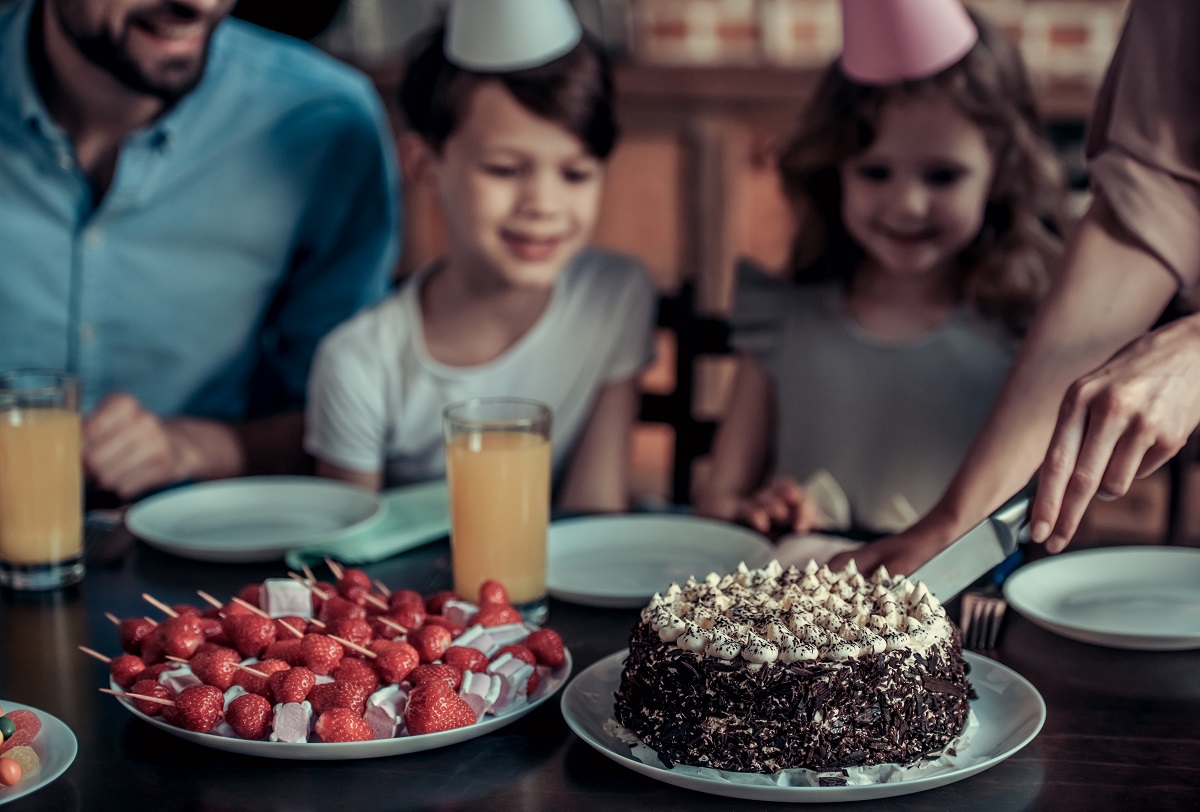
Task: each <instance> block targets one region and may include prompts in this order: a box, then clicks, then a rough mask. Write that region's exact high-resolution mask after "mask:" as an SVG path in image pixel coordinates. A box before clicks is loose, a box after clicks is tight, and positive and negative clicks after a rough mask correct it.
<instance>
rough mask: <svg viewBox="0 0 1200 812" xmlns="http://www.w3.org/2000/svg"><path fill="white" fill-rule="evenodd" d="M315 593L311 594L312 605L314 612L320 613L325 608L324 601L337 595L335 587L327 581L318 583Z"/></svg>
mask: <svg viewBox="0 0 1200 812" xmlns="http://www.w3.org/2000/svg"><path fill="white" fill-rule="evenodd" d="M316 586H317V591H316V592H314V593H312V605H313V611H314V612H318V613H319V612H320V611H321V609H322V608H323V607H324V606H325V601H326V600H327V599H329V598H332V597H334V596H336V595H337V587H336V586H334V585H333V584H331V583H329V582H328V581H318V582H317V584H316Z"/></svg>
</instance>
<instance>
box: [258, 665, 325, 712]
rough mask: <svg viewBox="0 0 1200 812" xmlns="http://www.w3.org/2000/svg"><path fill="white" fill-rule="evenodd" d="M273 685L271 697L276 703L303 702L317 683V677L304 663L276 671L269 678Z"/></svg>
mask: <svg viewBox="0 0 1200 812" xmlns="http://www.w3.org/2000/svg"><path fill="white" fill-rule="evenodd" d="M267 684H268V685H270V686H271V699H272V700H273V701H274V702H275V703H276V704H279V703H282V702H303V701H304V700H305V699H308V693H309V691H311V690H312V689H313V686H314V685H316V684H317V677H316V675H315V674H313V672H312V671H310V670H308V669H307V668H305V667H304V666H302V665H299V666H294V667H292V668H289V669H287V670H281V671H276V672H275V673H273V674H271V676H270V677H269V678H268V679H267Z"/></svg>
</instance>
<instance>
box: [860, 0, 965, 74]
mask: <svg viewBox="0 0 1200 812" xmlns="http://www.w3.org/2000/svg"><path fill="white" fill-rule="evenodd" d="M842 35H843V40H842V58H841V65H842V71H843V72H844V73H845V74H846V75H847V76H848V77H850V78H851V79H853V80H855V81H856V82H862V83H863V84H870V85H887V84H893V83H895V82H901V81H904V80H906V79H923V78H925V77H927V76H933V75H934V74H935V73H938V72H940V71H943V70H945V69H946V68H948V67H950V66H951V65H953V64H954V63H955V62H957V61H958V60H960V59H962V58H963V57H964V56H966V55H967V51H969V50H971V48H972V46H974V45H975V41H976V40H977V39H979V32H978V31H977V30H976V29H975V23H973V22H972V21H971V18H970V17H969V16H968V15H967V11H966V9H965V8H963V5H962V2H961V0H842Z"/></svg>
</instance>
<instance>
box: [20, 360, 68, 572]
mask: <svg viewBox="0 0 1200 812" xmlns="http://www.w3.org/2000/svg"><path fill="white" fill-rule="evenodd" d="M80 434H81V428H80V418H79V384H78V381H77V380H76V378H75V376H73V375H71V374H70V373H68V372H61V371H59V370H51V369H17V370H10V371H7V372H0V586H5V587H10V588H12V589H30V590H32V589H54V588H57V587H63V586H68V585H70V584H73V583H76V582H78V581H79V580H80V579H82V578H83V544H82V539H83V482H82V480H83V471H82V468H83V466H82V462H81V458H80Z"/></svg>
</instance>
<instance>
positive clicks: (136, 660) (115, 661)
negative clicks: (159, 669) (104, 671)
mask: <svg viewBox="0 0 1200 812" xmlns="http://www.w3.org/2000/svg"><path fill="white" fill-rule="evenodd" d="M79 650H80V651H82V652H83V653H84V654H87V655H88V656H89V657H95V658H96V659H97V660H99V661H100V662H102V663H105V664H106V665H107V666H108V673H109V674H111V675H112V679H113V682H115V683H116V684H117V685H120V686H121V687H122V688H128V687H129V686H130V685H133V683H135V682H137V680H138V677H139V676H140V675H141V673H142V672H143V671H145V670H146V664H145V663H144V662H142V658H141V657H137V656H134V655H133V654H121V655H119V656H117V657H106V656H105V655H103V654H101V653H100V652H98V651H96V650H94V649H90V648H88V647H87V646H80V647H79Z"/></svg>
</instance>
